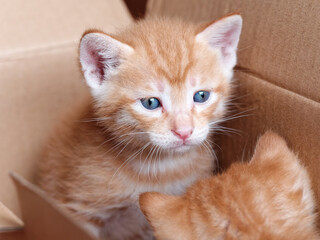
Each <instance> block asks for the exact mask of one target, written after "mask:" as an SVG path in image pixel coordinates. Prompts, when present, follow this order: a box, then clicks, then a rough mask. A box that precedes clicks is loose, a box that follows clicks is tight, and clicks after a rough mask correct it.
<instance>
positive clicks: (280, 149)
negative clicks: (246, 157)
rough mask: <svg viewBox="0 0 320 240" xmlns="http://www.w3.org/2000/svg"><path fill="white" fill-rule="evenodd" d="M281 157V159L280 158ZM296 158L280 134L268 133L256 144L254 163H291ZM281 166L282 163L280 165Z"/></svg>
mask: <svg viewBox="0 0 320 240" xmlns="http://www.w3.org/2000/svg"><path fill="white" fill-rule="evenodd" d="M279 157H281V158H279ZM294 158H296V157H295V155H294V153H293V152H292V151H291V150H290V149H289V148H288V146H287V143H286V141H285V140H284V139H283V138H282V137H280V136H279V135H278V134H276V133H274V132H272V131H267V132H265V133H264V134H263V135H262V136H261V137H260V138H259V139H258V142H257V144H256V148H255V151H254V155H253V157H252V160H251V161H252V162H260V163H262V162H265V161H269V162H271V161H273V160H274V161H279V159H280V160H281V161H284V162H285V161H291V159H294ZM279 164H280V163H279Z"/></svg>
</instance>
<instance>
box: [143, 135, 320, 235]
mask: <svg viewBox="0 0 320 240" xmlns="http://www.w3.org/2000/svg"><path fill="white" fill-rule="evenodd" d="M140 207H141V210H142V211H143V213H144V214H145V215H146V217H147V219H148V220H149V222H150V223H151V225H152V227H153V229H154V231H155V235H156V237H157V239H159V240H171V239H172V240H173V239H174V240H179V239H181V240H182V239H183V240H188V239H190V240H192V239H199V240H203V239H211V240H218V239H219V240H222V239H230V240H231V239H245V240H271V239H277V240H279V239H282V240H284V239H296V240H301V239H319V236H318V234H317V231H316V227H315V213H314V199H313V194H312V191H311V186H310V180H309V177H308V174H307V171H306V170H305V169H304V168H303V166H301V164H300V163H299V160H298V159H297V157H296V156H295V155H294V154H293V153H292V152H291V151H290V150H289V149H288V147H287V146H286V143H285V141H284V140H283V139H281V138H280V137H279V136H277V135H276V134H274V133H272V132H268V133H266V134H265V135H264V136H262V137H261V138H260V140H259V142H258V144H257V147H256V151H255V154H254V156H253V158H252V160H251V161H250V163H236V164H233V165H232V166H231V167H230V169H228V170H227V171H226V172H225V173H223V174H221V175H217V176H213V177H212V178H209V179H206V180H201V181H198V182H197V183H196V184H194V185H193V186H191V187H190V188H189V189H188V191H187V193H186V194H185V195H184V196H168V195H164V194H160V193H144V194H142V195H141V196H140Z"/></svg>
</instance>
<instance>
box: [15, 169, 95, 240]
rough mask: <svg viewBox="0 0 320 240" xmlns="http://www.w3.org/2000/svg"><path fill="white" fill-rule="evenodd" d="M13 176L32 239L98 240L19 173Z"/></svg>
mask: <svg viewBox="0 0 320 240" xmlns="http://www.w3.org/2000/svg"><path fill="white" fill-rule="evenodd" d="M9 175H10V177H11V178H12V179H13V181H14V183H15V185H16V189H17V192H18V197H19V202H20V206H21V211H22V216H23V221H24V222H25V228H24V231H25V233H26V235H27V237H28V239H32V240H43V239H46V240H57V239H68V240H73V239H74V240H94V239H96V238H95V237H94V236H93V235H91V234H90V233H89V232H87V231H86V230H85V229H84V228H83V226H81V225H80V223H78V222H76V221H75V220H74V219H72V218H71V217H70V216H68V215H67V214H66V213H65V212H64V211H62V210H61V209H60V208H59V207H58V206H57V205H56V203H55V202H54V200H53V199H51V198H50V197H48V196H47V195H46V193H45V192H44V191H42V190H41V189H40V188H38V187H37V186H35V185H34V184H32V183H30V182H28V181H27V180H25V179H24V178H23V177H21V176H19V175H18V174H16V173H13V172H10V173H9Z"/></svg>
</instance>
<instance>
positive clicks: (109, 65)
mask: <svg viewBox="0 0 320 240" xmlns="http://www.w3.org/2000/svg"><path fill="white" fill-rule="evenodd" d="M132 52H133V48H132V47H130V46H129V45H127V44H125V43H122V42H120V41H118V40H116V39H114V38H112V37H110V36H108V35H107V34H104V33H101V32H88V33H85V34H84V35H83V37H82V38H81V41H80V63H81V67H82V71H83V73H84V77H85V79H86V82H87V84H88V85H89V87H91V89H92V90H93V91H98V90H99V89H101V86H102V85H104V83H105V81H107V80H108V79H109V78H110V77H111V76H112V75H114V74H116V73H117V68H118V67H119V65H120V64H121V63H122V61H123V60H124V59H125V57H126V56H127V55H128V54H130V53H132Z"/></svg>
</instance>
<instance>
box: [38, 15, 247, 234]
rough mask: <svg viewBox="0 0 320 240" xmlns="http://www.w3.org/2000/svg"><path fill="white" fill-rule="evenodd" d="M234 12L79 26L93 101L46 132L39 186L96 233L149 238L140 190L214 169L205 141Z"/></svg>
mask: <svg viewBox="0 0 320 240" xmlns="http://www.w3.org/2000/svg"><path fill="white" fill-rule="evenodd" d="M241 26H242V18H241V17H240V16H239V15H237V14H235V15H230V16H227V17H225V18H222V19H220V20H218V21H216V22H213V23H210V24H207V25H203V26H196V25H193V24H186V23H183V22H181V21H179V20H168V19H167V20H165V19H156V20H155V19H153V20H152V19H149V20H143V21H140V22H137V23H134V24H133V25H132V26H131V27H130V28H128V29H126V30H125V31H123V32H120V33H119V34H117V35H109V34H105V33H103V32H99V31H89V32H86V33H85V34H84V35H83V37H82V39H81V42H80V62H81V66H82V70H83V73H84V77H85V80H86V83H87V84H88V86H89V87H90V90H91V93H92V97H93V100H94V101H93V102H92V104H91V103H89V104H88V106H87V107H86V108H84V109H83V111H82V112H81V113H79V114H78V116H76V117H74V118H71V117H69V119H68V124H67V125H65V126H62V127H60V128H59V132H58V133H56V134H55V135H54V136H53V139H52V141H51V142H50V148H49V149H48V151H47V153H46V156H45V158H44V159H43V161H42V162H41V163H40V170H39V174H38V175H39V180H38V182H39V185H40V186H41V187H42V188H43V189H44V190H45V191H47V192H48V193H49V194H50V195H51V196H52V197H54V198H55V199H56V200H57V201H58V202H59V203H60V205H61V206H63V207H64V208H65V209H68V210H69V211H70V212H72V213H73V215H74V216H76V217H78V219H81V220H82V221H83V223H85V224H84V225H85V226H86V227H87V228H88V229H90V230H91V231H92V232H93V233H95V234H96V236H100V237H106V236H107V237H108V239H150V238H151V237H152V232H151V230H150V231H149V230H148V229H149V225H148V222H147V221H146V220H145V217H144V216H143V214H142V213H141V211H140V209H139V204H138V196H139V194H140V193H143V192H147V191H157V192H162V193H167V194H174V195H177V194H182V193H184V192H185V189H186V187H188V186H189V185H191V184H192V183H193V182H195V181H196V180H197V179H199V178H203V177H207V176H209V175H210V174H211V172H212V170H213V167H214V166H213V163H214V159H213V158H212V156H211V154H210V152H208V151H207V150H206V149H207V147H208V146H207V145H208V142H207V139H208V137H209V135H210V133H211V130H212V128H213V127H214V125H215V123H216V122H217V121H219V120H220V119H221V117H222V116H223V114H224V112H225V104H226V99H227V97H228V94H229V88H230V82H231V79H232V75H233V70H232V69H233V67H234V65H235V64H236V49H237V45H238V41H239V36H240V32H241Z"/></svg>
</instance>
